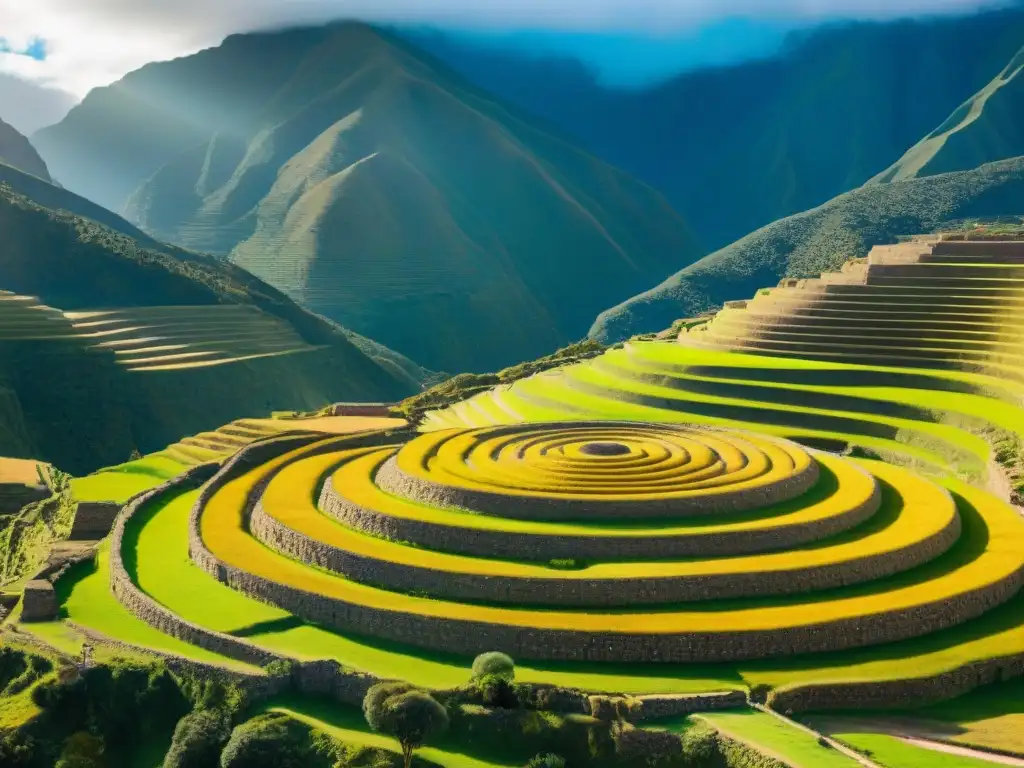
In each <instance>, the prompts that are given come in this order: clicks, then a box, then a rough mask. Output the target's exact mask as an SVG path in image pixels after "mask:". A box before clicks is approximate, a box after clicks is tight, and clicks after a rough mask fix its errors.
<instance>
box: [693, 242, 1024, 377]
mask: <svg viewBox="0 0 1024 768" xmlns="http://www.w3.org/2000/svg"><path fill="white" fill-rule="evenodd" d="M1022 305H1024V242H1022V241H1014V240H1011V241H1005V242H999V241H987V242H986V241H982V242H961V241H942V240H937V241H933V242H929V241H927V240H919V241H916V242H911V243H906V244H902V245H896V246H883V247H876V248H875V249H874V250H872V251H871V253H870V254H869V255H868V257H867V259H863V260H855V261H850V262H847V263H846V264H845V265H844V266H843V268H842V271H840V272H829V273H826V274H823V275H822V276H821V277H820V278H816V279H812V280H794V279H789V280H784V281H782V283H780V284H779V286H778V287H777V288H772V289H767V290H763V291H761V292H759V293H758V295H757V296H755V297H754V299H752V300H750V301H738V302H728V303H727V304H726V307H725V309H723V310H722V311H721V312H719V313H718V314H717V315H716V316H715V317H714V318H713V319H712V320H710V321H709V322H707V323H705V324H701V325H696V326H692V327H690V328H687V329H685V330H684V331H683V332H682V333H680V335H679V342H680V343H681V344H684V345H687V346H694V347H702V348H711V349H736V350H743V351H753V352H767V353H770V354H773V355H793V356H797V357H803V358H815V359H826V360H837V361H838V360H846V361H850V362H860V363H869V364H870V363H876V364H883V365H884V364H893V363H894V362H895V363H899V364H907V363H908V362H909V361H913V364H914V365H917V366H920V367H935V368H946V369H960V370H974V371H980V372H985V373H990V374H992V375H995V376H1000V377H1004V378H1008V379H1015V380H1018V381H1019V380H1020V378H1021V374H1020V370H1021V367H1022V364H1024V357H1022V356H1021V355H1022V352H1024V341H1022V339H1024V337H1022V333H1021V331H1022V326H1021V324H1020V317H1019V312H1020V308H1021V306H1022Z"/></svg>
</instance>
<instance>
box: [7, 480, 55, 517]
mask: <svg viewBox="0 0 1024 768" xmlns="http://www.w3.org/2000/svg"><path fill="white" fill-rule="evenodd" d="M51 494H52V491H51V490H50V489H49V488H47V487H46V486H45V485H23V484H22V483H0V515H13V514H16V513H18V512H19V511H21V508H22V507H24V506H25V505H27V504H31V503H33V502H35V501H42V500H43V499H46V498H49V497H50V495H51Z"/></svg>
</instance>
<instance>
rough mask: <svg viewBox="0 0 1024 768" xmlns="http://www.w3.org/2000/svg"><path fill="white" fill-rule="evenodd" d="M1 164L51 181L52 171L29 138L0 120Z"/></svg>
mask: <svg viewBox="0 0 1024 768" xmlns="http://www.w3.org/2000/svg"><path fill="white" fill-rule="evenodd" d="M0 164H5V165H9V166H12V167H14V168H17V169H18V170H21V171H24V172H25V173H31V174H32V175H33V176H38V177H39V178H40V179H45V180H46V181H50V172H49V171H48V170H47V169H46V163H44V162H43V158H41V157H40V156H39V153H38V152H36V150H35V148H34V147H33V146H32V144H31V143H30V142H29V140H28V139H27V138H25V137H24V136H22V135H21V134H20V133H18V131H16V130H15V129H14V127H13V126H10V125H8V124H7V123H5V122H4V121H3V120H0Z"/></svg>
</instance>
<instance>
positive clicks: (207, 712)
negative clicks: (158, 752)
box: [163, 709, 231, 768]
mask: <svg viewBox="0 0 1024 768" xmlns="http://www.w3.org/2000/svg"><path fill="white" fill-rule="evenodd" d="M230 736H231V719H230V717H229V716H228V714H227V712H225V711H224V710H220V709H201V710H197V711H195V712H191V713H189V714H187V715H185V717H183V718H181V720H179V721H178V724H177V725H176V726H175V728H174V738H173V739H171V747H170V749H168V750H167V756H166V757H165V758H164V765H163V768H206V766H210V765H216V764H217V759H218V758H219V757H220V752H221V749H222V748H223V746H224V744H225V743H226V742H227V740H228V738H229V737H230Z"/></svg>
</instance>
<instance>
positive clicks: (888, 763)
mask: <svg viewBox="0 0 1024 768" xmlns="http://www.w3.org/2000/svg"><path fill="white" fill-rule="evenodd" d="M832 736H833V737H834V738H836V739H837V740H839V741H842V742H843V743H844V744H847V745H848V746H851V747H853V748H854V749H856V750H857V751H858V752H862V753H863V754H864V755H865V756H866V757H868V758H869V759H870V760H872V761H873V762H875V763H877V764H878V765H881V766H885V768H994V766H996V765H998V763H996V762H993V761H992V760H983V759H981V758H977V757H965V756H963V755H953V754H947V753H945V752H941V751H939V750H937V749H927V748H925V747H922V746H918V745H916V744H912V743H908V742H906V741H903V740H902V739H899V738H897V737H896V736H890V735H888V734H884V733H835V734H832Z"/></svg>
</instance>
